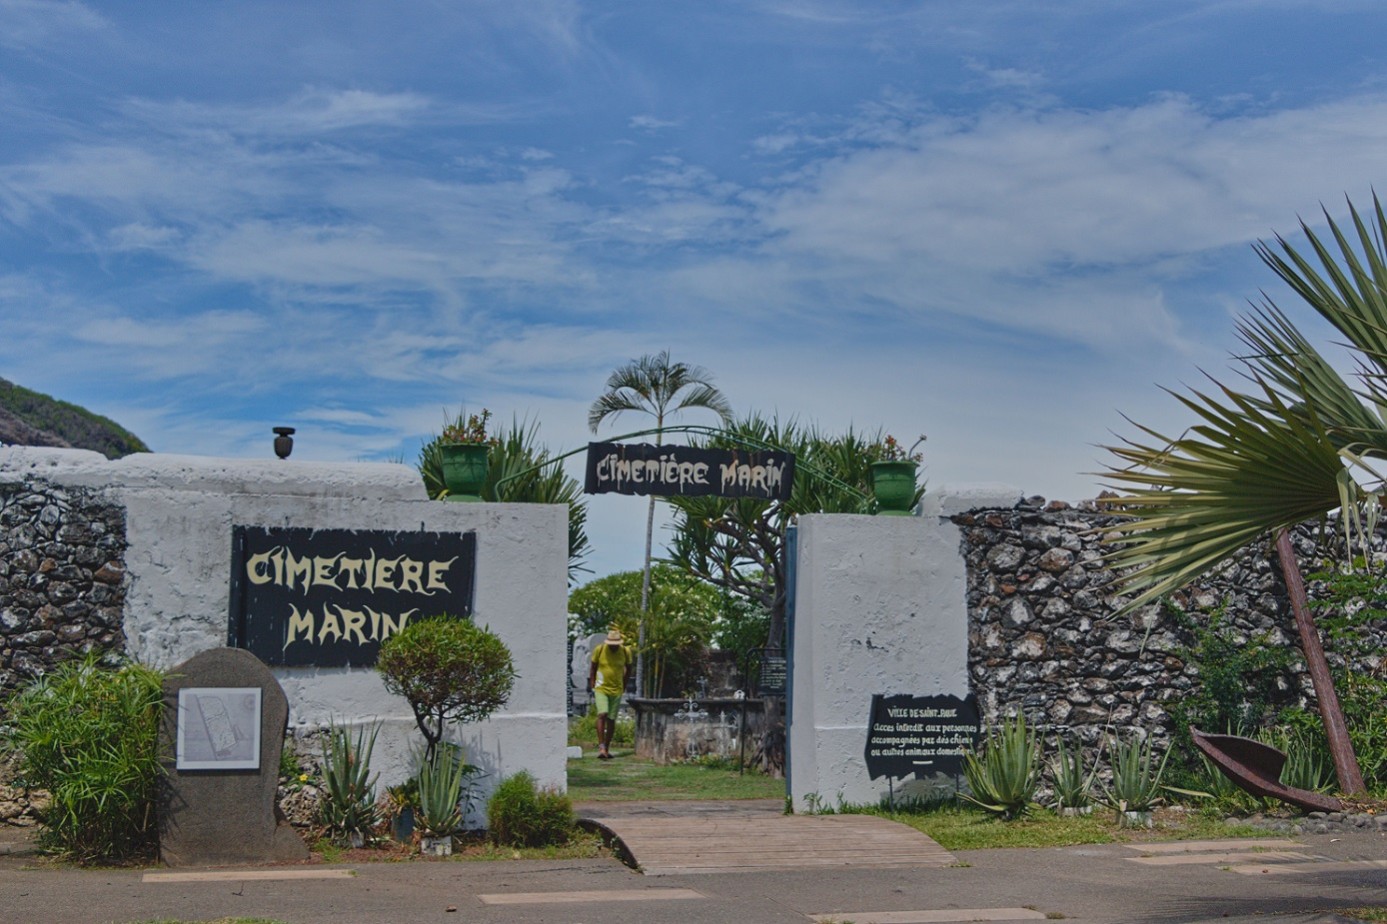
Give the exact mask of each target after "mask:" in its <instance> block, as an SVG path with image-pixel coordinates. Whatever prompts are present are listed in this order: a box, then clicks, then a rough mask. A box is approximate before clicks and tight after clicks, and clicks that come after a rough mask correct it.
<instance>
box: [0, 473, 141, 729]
mask: <svg viewBox="0 0 1387 924" xmlns="http://www.w3.org/2000/svg"><path fill="white" fill-rule="evenodd" d="M125 548H126V542H125V514H124V510H123V509H122V508H121V507H119V506H118V505H115V504H112V503H110V502H109V501H106V500H103V499H102V497H101V496H100V495H99V494H98V493H97V492H95V491H92V490H90V489H87V488H63V487H58V486H55V485H51V484H48V483H46V482H44V481H39V480H34V481H27V482H23V483H8V484H7V483H0V702H3V701H4V700H5V699H7V698H8V697H9V696H10V695H11V694H12V693H13V692H14V691H15V690H16V689H18V688H19V687H20V686H22V685H23V684H24V683H26V682H27V681H29V680H31V679H32V678H34V677H37V676H39V675H40V674H43V673H44V672H46V671H48V670H50V669H51V668H52V667H54V666H55V665H56V664H58V663H59V662H61V661H63V660H65V659H67V658H69V657H72V656H73V655H74V654H83V653H86V652H88V651H92V650H100V651H105V650H122V649H123V648H124V645H125V637H124V634H123V632H122V629H121V626H122V619H123V608H124V605H125V584H124V579H125V562H124V559H125Z"/></svg>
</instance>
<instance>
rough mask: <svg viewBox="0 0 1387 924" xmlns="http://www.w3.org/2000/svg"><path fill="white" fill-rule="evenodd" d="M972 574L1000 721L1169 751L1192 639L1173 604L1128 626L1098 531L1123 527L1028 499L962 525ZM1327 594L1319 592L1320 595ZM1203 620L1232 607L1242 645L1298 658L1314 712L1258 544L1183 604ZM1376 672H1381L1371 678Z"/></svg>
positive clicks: (978, 628)
mask: <svg viewBox="0 0 1387 924" xmlns="http://www.w3.org/2000/svg"><path fill="white" fill-rule="evenodd" d="M952 519H953V521H954V522H955V523H956V524H958V526H959V528H960V529H961V531H962V533H963V542H962V551H963V554H964V556H965V558H966V560H967V567H968V614H969V615H968V619H969V627H968V640H969V646H968V647H969V665H968V669H969V678H970V681H971V683H972V687H973V691H974V692H975V693H977V695H978V698H979V700H980V702H981V705H982V709H983V713H984V716H985V717H986V718H987V719H988V720H989V721H995V720H996V719H998V718H999V717H1002V716H1008V715H1012V714H1014V713H1015V712H1016V711H1017V710H1024V711H1025V713H1026V715H1027V716H1028V718H1030V719H1031V720H1032V721H1034V722H1037V723H1039V724H1040V725H1042V726H1044V727H1046V728H1047V729H1051V730H1054V731H1058V732H1063V733H1067V734H1073V735H1074V736H1075V737H1077V738H1079V739H1080V740H1082V741H1084V742H1086V743H1094V742H1096V741H1097V740H1099V738H1100V737H1101V736H1102V735H1103V734H1104V732H1105V731H1106V730H1109V729H1111V730H1112V731H1115V732H1116V733H1118V734H1121V735H1125V734H1126V733H1128V731H1129V730H1130V729H1132V728H1140V729H1142V730H1143V731H1144V732H1148V733H1151V734H1153V735H1154V736H1155V738H1156V740H1157V741H1158V743H1159V744H1161V745H1164V744H1165V742H1166V741H1167V740H1168V737H1167V736H1168V732H1169V727H1168V726H1169V721H1168V718H1167V711H1166V710H1167V707H1168V706H1169V705H1171V704H1172V703H1174V702H1177V701H1178V700H1180V699H1181V698H1182V697H1184V696H1185V695H1186V694H1188V693H1189V692H1190V691H1191V690H1192V689H1194V688H1195V687H1196V685H1197V684H1198V682H1199V678H1198V672H1197V669H1196V666H1195V665H1193V664H1191V663H1189V661H1188V655H1187V650H1188V648H1189V647H1190V646H1191V645H1192V644H1193V643H1194V641H1195V639H1194V637H1193V634H1192V632H1190V631H1189V630H1188V629H1187V628H1185V627H1182V626H1181V625H1180V622H1179V620H1178V619H1177V618H1176V615H1175V614H1174V613H1172V612H1171V611H1170V610H1169V609H1166V608H1163V607H1161V606H1159V605H1154V604H1153V605H1151V606H1146V607H1142V608H1140V609H1138V610H1135V611H1133V612H1131V613H1127V614H1122V615H1119V614H1118V610H1120V609H1121V607H1122V606H1123V605H1124V604H1125V603H1127V601H1128V600H1129V597H1123V596H1118V595H1116V593H1115V590H1114V588H1113V587H1112V586H1111V585H1112V580H1113V574H1112V572H1111V571H1110V570H1109V569H1108V568H1107V567H1105V564H1104V561H1103V555H1104V552H1105V551H1106V549H1105V547H1104V546H1103V545H1102V544H1101V543H1100V541H1099V536H1098V534H1097V533H1096V530H1097V529H1098V528H1099V527H1102V526H1104V525H1108V524H1110V523H1112V522H1114V518H1113V517H1111V516H1107V515H1104V514H1103V513H1101V512H1100V511H1098V510H1096V509H1094V507H1093V505H1091V504H1088V505H1084V506H1082V507H1079V508H1075V507H1071V506H1069V505H1068V504H1065V503H1063V502H1053V503H1050V504H1046V503H1045V500H1044V498H1038V497H1037V498H1028V499H1026V500H1023V501H1022V502H1021V503H1019V504H1018V505H1017V506H1015V507H1014V508H1011V509H991V510H973V511H969V512H966V513H963V514H958V515H955V516H954V517H953V518H952ZM1294 542H1295V545H1296V551H1297V557H1298V558H1299V559H1300V562H1301V567H1302V570H1304V571H1305V572H1306V573H1309V572H1311V571H1313V570H1316V568H1317V567H1318V565H1317V562H1318V561H1319V558H1318V557H1317V547H1316V544H1315V539H1314V534H1313V533H1312V531H1311V530H1310V529H1309V528H1302V529H1301V530H1300V531H1298V532H1297V533H1296V534H1294ZM1314 592H1315V587H1314V586H1313V585H1311V587H1310V593H1311V595H1312V596H1313V595H1314ZM1170 602H1171V603H1172V604H1173V608H1174V609H1176V610H1184V611H1186V612H1189V613H1191V614H1194V615H1196V616H1198V615H1199V613H1200V612H1207V611H1210V610H1212V609H1214V608H1216V607H1219V606H1221V605H1224V604H1225V603H1226V610H1225V612H1224V615H1223V620H1224V625H1226V626H1227V627H1228V628H1230V629H1231V630H1232V631H1233V632H1235V633H1237V636H1238V638H1239V639H1242V640H1252V639H1258V640H1260V641H1261V642H1262V643H1264V644H1270V645H1277V646H1288V647H1290V648H1292V649H1293V650H1294V652H1295V655H1296V658H1297V661H1296V664H1295V666H1294V669H1293V670H1294V678H1293V682H1292V683H1291V684H1290V688H1289V689H1287V690H1286V691H1285V692H1286V694H1287V697H1288V698H1289V699H1291V700H1293V701H1298V702H1300V703H1301V704H1302V705H1307V704H1310V703H1311V702H1312V700H1311V697H1312V688H1311V684H1310V679H1309V675H1308V674H1307V673H1306V672H1305V670H1304V665H1303V663H1302V662H1301V661H1300V660H1299V642H1298V640H1297V639H1296V637H1295V629H1294V623H1293V621H1292V618H1291V614H1290V608H1289V604H1288V602H1287V599H1286V594H1285V585H1284V583H1283V581H1282V578H1281V572H1280V567H1279V565H1278V564H1277V563H1276V559H1275V555H1274V554H1273V553H1272V552H1271V550H1270V549H1269V547H1268V544H1267V543H1265V542H1263V543H1254V544H1253V546H1251V547H1249V548H1247V549H1246V550H1244V551H1243V552H1242V553H1240V554H1239V555H1237V556H1235V557H1234V558H1232V559H1230V560H1229V561H1227V562H1225V563H1223V564H1222V565H1221V566H1219V567H1218V568H1217V569H1215V570H1214V571H1213V572H1211V573H1210V574H1209V575H1208V576H1207V577H1206V578H1205V579H1204V580H1203V581H1201V582H1199V583H1198V584H1197V585H1195V586H1192V587H1191V588H1189V589H1187V591H1185V592H1182V593H1180V594H1176V595H1173V596H1172V598H1171V599H1170ZM1367 666H1369V667H1374V666H1376V665H1367Z"/></svg>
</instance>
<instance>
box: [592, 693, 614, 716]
mask: <svg viewBox="0 0 1387 924" xmlns="http://www.w3.org/2000/svg"><path fill="white" fill-rule="evenodd" d="M592 695H593V698H594V699H595V700H597V714H598V715H609V716H611V717H612V718H616V710H617V707H618V706H620V705H621V694H620V693H603V692H602V691H601V690H593V691H592Z"/></svg>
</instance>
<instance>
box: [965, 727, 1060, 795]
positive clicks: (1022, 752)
mask: <svg viewBox="0 0 1387 924" xmlns="http://www.w3.org/2000/svg"><path fill="white" fill-rule="evenodd" d="M1040 770H1041V764H1040V742H1039V741H1038V740H1037V738H1036V736H1035V732H1033V731H1032V730H1031V729H1030V728H1029V727H1027V725H1026V717H1025V716H1024V715H1022V714H1021V713H1019V712H1018V713H1017V714H1016V717H1015V718H1014V719H1012V720H1011V721H1004V722H1003V723H1002V725H1001V727H999V728H994V729H990V730H989V731H988V733H987V739H986V741H985V742H984V743H983V752H982V755H981V756H979V755H978V754H976V753H974V752H972V751H969V752H968V753H967V754H965V755H964V757H963V776H964V778H965V779H966V780H967V781H968V792H966V793H959V795H960V796H961V797H962V798H964V799H967V800H968V801H969V802H972V803H973V804H974V805H978V806H981V807H982V808H984V809H986V810H987V811H989V812H995V813H996V814H998V815H1001V816H1002V817H1003V818H1017V817H1020V816H1021V815H1024V814H1025V813H1026V812H1027V811H1028V810H1029V808H1030V806H1031V803H1032V802H1034V800H1035V791H1036V789H1037V788H1038V787H1039V786H1040Z"/></svg>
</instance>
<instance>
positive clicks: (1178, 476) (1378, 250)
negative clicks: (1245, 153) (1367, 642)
mask: <svg viewBox="0 0 1387 924" xmlns="http://www.w3.org/2000/svg"><path fill="white" fill-rule="evenodd" d="M1373 206H1374V214H1373V215H1371V216H1369V220H1368V221H1365V220H1364V219H1363V217H1362V216H1360V215H1359V213H1358V210H1357V209H1356V208H1354V207H1353V204H1352V203H1349V210H1350V214H1351V218H1352V224H1353V233H1352V234H1351V235H1349V234H1345V233H1344V232H1343V231H1342V230H1341V229H1340V227H1339V226H1338V225H1337V224H1336V223H1335V222H1334V220H1333V219H1332V218H1331V217H1330V216H1329V214H1328V212H1326V213H1325V218H1326V219H1327V220H1328V223H1329V237H1331V238H1332V243H1331V242H1327V241H1326V240H1325V239H1322V238H1321V237H1320V236H1319V235H1317V234H1316V233H1315V232H1314V231H1312V230H1311V229H1310V227H1309V226H1308V225H1307V224H1305V223H1304V222H1301V230H1302V231H1303V233H1304V234H1305V236H1306V238H1307V240H1308V242H1309V245H1310V250H1311V251H1312V252H1313V256H1312V257H1307V256H1304V255H1302V254H1301V253H1300V252H1299V251H1297V250H1296V249H1295V248H1294V247H1292V246H1291V245H1290V244H1289V243H1288V242H1287V241H1286V240H1285V238H1283V237H1280V236H1277V238H1276V241H1275V245H1274V246H1272V245H1268V244H1266V243H1265V242H1263V243H1259V244H1258V245H1257V247H1256V250H1257V254H1258V256H1260V257H1261V258H1262V260H1263V262H1265V263H1266V264H1267V265H1268V266H1269V267H1270V268H1271V269H1272V270H1273V271H1274V272H1275V273H1276V274H1277V275H1278V276H1280V277H1281V279H1282V280H1284V281H1285V282H1286V283H1287V284H1288V285H1290V287H1291V289H1292V290H1293V291H1294V292H1295V293H1296V294H1297V295H1299V296H1300V297H1301V298H1302V299H1303V300H1304V301H1305V302H1306V303H1307V304H1309V305H1310V307H1312V308H1313V309H1314V310H1315V311H1317V312H1318V313H1319V314H1320V315H1321V316H1322V317H1323V318H1324V319H1325V320H1326V321H1328V322H1329V323H1330V324H1332V325H1333V326H1334V327H1335V328H1336V329H1337V330H1338V331H1339V333H1340V334H1342V335H1343V336H1344V338H1345V339H1346V341H1347V346H1349V347H1351V348H1352V349H1354V350H1356V351H1357V354H1358V357H1357V358H1358V368H1357V371H1356V374H1355V375H1354V376H1353V378H1352V380H1346V379H1345V378H1344V377H1342V376H1341V375H1340V374H1339V373H1338V372H1337V371H1335V369H1334V368H1333V367H1332V366H1331V365H1330V364H1329V362H1327V361H1326V360H1325V358H1324V357H1323V356H1322V355H1321V354H1320V353H1319V352H1318V351H1316V350H1315V348H1314V347H1313V346H1311V345H1310V343H1309V342H1308V341H1307V340H1306V339H1305V337H1304V336H1302V335H1301V333H1300V332H1299V331H1298V330H1297V329H1296V328H1295V326H1294V325H1293V324H1292V323H1291V322H1290V320H1289V319H1288V318H1287V316H1286V315H1285V313H1283V312H1282V311H1281V310H1280V309H1279V308H1278V307H1277V306H1276V305H1275V304H1274V303H1273V302H1272V301H1271V299H1270V298H1269V297H1268V296H1266V295H1265V294H1264V295H1263V297H1262V302H1261V304H1260V305H1254V310H1253V313H1252V314H1251V316H1249V317H1246V318H1244V319H1242V320H1241V321H1240V323H1239V325H1238V334H1239V337H1240V339H1241V340H1242V341H1243V343H1245V344H1246V345H1247V347H1248V353H1247V354H1246V355H1244V356H1241V357H1239V358H1238V359H1239V362H1240V363H1241V365H1242V369H1241V370H1240V371H1241V372H1242V373H1243V374H1244V376H1245V377H1246V379H1247V382H1248V383H1249V385H1248V387H1246V388H1244V389H1243V390H1241V391H1239V390H1235V389H1233V388H1230V387H1228V386H1225V385H1222V384H1219V383H1218V382H1214V383H1213V384H1214V386H1215V388H1214V389H1210V390H1208V391H1207V392H1199V391H1194V390H1191V393H1190V394H1189V395H1176V397H1177V398H1178V399H1179V400H1180V401H1181V402H1182V403H1183V404H1184V405H1185V406H1186V407H1187V408H1189V409H1190V410H1191V411H1193V412H1194V413H1195V414H1196V415H1197V416H1198V417H1199V418H1200V419H1201V421H1202V422H1201V423H1199V424H1198V425H1196V426H1194V427H1192V428H1190V429H1189V430H1187V431H1186V432H1185V433H1184V434H1182V435H1181V436H1179V437H1178V438H1174V439H1172V438H1168V437H1165V436H1162V435H1161V434H1159V433H1157V432H1156V431H1155V430H1152V429H1150V428H1148V427H1142V426H1140V425H1137V426H1138V428H1139V429H1140V430H1141V431H1142V432H1143V433H1145V434H1146V436H1147V437H1149V438H1150V441H1146V440H1144V439H1143V440H1142V441H1135V440H1127V441H1124V444H1123V445H1120V446H1114V447H1109V449H1110V450H1111V451H1112V452H1113V453H1115V454H1116V455H1117V456H1118V458H1119V459H1121V460H1122V462H1121V463H1120V464H1117V465H1114V466H1113V467H1112V468H1111V469H1110V470H1109V471H1108V472H1106V473H1105V474H1106V475H1107V476H1108V477H1109V478H1111V479H1113V480H1115V481H1117V482H1118V483H1120V484H1121V485H1122V486H1124V487H1126V489H1127V490H1128V491H1129V493H1128V494H1126V495H1124V496H1122V497H1120V498H1117V499H1114V500H1112V501H1111V504H1112V506H1114V507H1115V508H1116V511H1117V512H1120V513H1121V514H1123V515H1124V516H1127V517H1130V518H1131V519H1129V520H1127V521H1125V522H1122V523H1119V524H1117V525H1114V526H1111V527H1109V528H1108V533H1109V534H1110V536H1111V538H1113V539H1114V540H1115V541H1116V542H1117V543H1118V545H1119V549H1118V551H1117V552H1116V553H1114V556H1113V558H1114V562H1115V564H1117V565H1118V566H1119V567H1130V568H1131V569H1132V570H1131V571H1130V572H1129V573H1127V574H1125V575H1124V576H1123V577H1122V578H1120V580H1121V581H1122V582H1123V584H1124V586H1125V588H1126V589H1128V590H1133V591H1136V592H1138V595H1137V596H1136V597H1135V599H1133V600H1132V602H1131V603H1130V604H1129V606H1132V607H1134V606H1139V605H1142V604H1144V603H1147V602H1149V601H1151V600H1153V599H1155V598H1156V597H1158V596H1160V595H1162V594H1165V593H1168V592H1170V591H1172V590H1175V589H1177V588H1179V587H1181V586H1183V585H1184V584H1186V583H1188V582H1189V581H1190V580H1192V579H1194V578H1196V577H1198V576H1199V575H1200V574H1202V573H1204V572H1205V571H1207V570H1208V569H1210V568H1211V567H1213V566H1214V565H1216V564H1217V563H1218V562H1220V561H1222V560H1223V559H1225V558H1226V557H1228V556H1229V555H1231V554H1232V553H1234V552H1235V551H1237V550H1238V549H1239V548H1241V547H1242V546H1244V545H1246V544H1247V543H1249V542H1251V541H1253V540H1254V539H1255V538H1256V537H1258V536H1259V535H1263V534H1265V533H1267V532H1270V533H1272V534H1274V535H1275V537H1276V549H1277V557H1278V558H1279V559H1280V564H1281V568H1282V573H1283V575H1284V576H1285V578H1286V587H1287V591H1288V593H1289V595H1290V599H1291V606H1292V610H1293V611H1294V614H1295V620H1296V628H1297V631H1298V633H1299V635H1300V639H1301V647H1302V650H1303V651H1304V653H1305V660H1306V665H1307V667H1308V668H1309V671H1310V675H1311V680H1312V681H1313V683H1314V687H1315V696H1316V699H1317V700H1318V702H1319V708H1320V714H1321V717H1322V718H1323V719H1324V724H1325V731H1326V733H1327V735H1328V738H1329V743H1330V750H1331V753H1332V755H1333V758H1334V766H1335V770H1336V772H1337V773H1338V776H1339V785H1340V787H1341V789H1342V790H1343V791H1345V792H1347V793H1356V792H1362V791H1363V790H1364V785H1363V777H1362V774H1361V772H1360V771H1359V767H1358V762H1357V759H1356V757H1355V755H1354V753H1353V745H1352V743H1351V741H1350V739H1349V736H1348V731H1347V728H1346V727H1345V724H1344V718H1343V713H1342V710H1341V709H1340V708H1339V702H1338V696H1337V693H1336V692H1335V689H1334V684H1333V680H1332V678H1331V677H1330V673H1329V668H1328V665H1327V663H1326V662H1325V658H1324V652H1323V650H1322V648H1321V647H1320V641H1319V636H1318V633H1317V631H1316V629H1315V626H1314V623H1313V621H1312V620H1311V618H1310V615H1309V612H1308V609H1307V605H1306V599H1305V590H1304V582H1303V580H1302V579H1301V575H1300V570H1299V567H1298V565H1297V564H1296V559H1295V555H1294V550H1293V548H1292V546H1291V542H1290V538H1289V535H1288V534H1287V530H1289V529H1290V528H1292V527H1293V526H1295V525H1297V524H1299V523H1302V522H1304V521H1305V520H1308V519H1311V518H1316V517H1318V518H1324V517H1326V516H1327V515H1328V514H1330V513H1331V512H1333V511H1334V510H1336V509H1337V510H1339V511H1340V520H1341V523H1342V525H1343V528H1344V531H1345V540H1346V542H1347V543H1349V544H1350V545H1351V544H1352V543H1353V542H1354V540H1355V539H1359V540H1364V541H1366V538H1367V536H1369V535H1370V534H1371V532H1372V529H1373V526H1374V525H1375V524H1376V521H1377V516H1378V512H1379V510H1380V505H1381V501H1382V498H1383V496H1384V492H1387V481H1384V479H1383V477H1382V476H1381V475H1379V474H1378V473H1377V472H1376V471H1374V470H1373V468H1372V465H1373V463H1374V462H1376V461H1381V460H1387V243H1385V242H1387V215H1384V213H1383V209H1382V205H1381V203H1380V202H1379V201H1378V199H1377V197H1376V195H1374V197H1373ZM1355 245H1356V246H1355Z"/></svg>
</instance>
